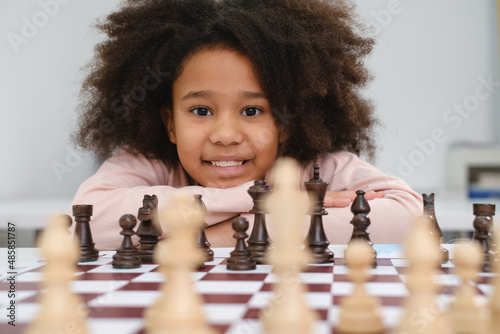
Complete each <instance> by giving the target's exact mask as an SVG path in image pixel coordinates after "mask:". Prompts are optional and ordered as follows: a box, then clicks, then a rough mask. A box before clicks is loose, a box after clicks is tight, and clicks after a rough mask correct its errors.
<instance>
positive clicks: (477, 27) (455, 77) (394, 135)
mask: <svg viewBox="0 0 500 334" xmlns="http://www.w3.org/2000/svg"><path fill="white" fill-rule="evenodd" d="M357 2H358V3H359V10H360V12H361V13H362V15H363V17H364V18H366V19H367V20H368V21H369V22H372V25H373V26H374V28H375V31H377V32H378V33H379V34H378V35H379V37H378V44H377V47H376V49H375V51H374V52H373V54H372V56H371V57H370V59H369V67H370V68H371V69H372V71H373V73H374V75H375V80H374V81H373V82H372V83H371V85H370V88H369V90H368V95H369V96H370V97H371V98H372V99H373V101H374V102H375V104H376V106H377V115H378V116H379V118H380V119H381V121H382V123H383V127H381V128H380V129H379V136H378V140H379V145H380V150H379V154H378V158H377V162H376V165H377V166H378V167H379V168H380V169H382V170H383V171H385V172H387V173H390V174H394V175H398V176H400V177H403V178H404V179H405V180H406V181H407V182H408V183H409V184H410V185H411V186H413V187H414V188H416V189H417V190H421V191H426V192H427V191H429V192H430V191H435V190H436V189H440V188H444V187H445V186H446V173H447V172H446V170H447V168H448V167H449V166H447V152H448V150H449V148H450V145H452V144H453V143H457V142H474V143H480V144H483V143H491V142H496V143H499V140H500V117H499V109H500V108H499V107H500V103H499V102H500V101H499V96H500V94H499V89H500V88H499V87H498V81H499V79H498V76H499V70H498V63H499V57H498V39H497V25H496V24H497V18H496V6H495V1H493V0H479V1H477V0H476V1H470V0H438V1H436V0H418V1H416V0H377V1H373V0H371V1H357ZM484 80H486V81H489V80H493V81H494V82H495V83H496V85H497V86H495V87H493V88H491V87H489V89H491V91H488V89H487V88H486V86H485V85H484V84H483V82H484ZM478 86H481V87H479V88H478ZM476 95H477V96H476ZM461 105H462V106H463V107H460V106H461ZM460 108H462V110H463V111H462V113H460V112H459V111H457V110H458V109H460Z"/></svg>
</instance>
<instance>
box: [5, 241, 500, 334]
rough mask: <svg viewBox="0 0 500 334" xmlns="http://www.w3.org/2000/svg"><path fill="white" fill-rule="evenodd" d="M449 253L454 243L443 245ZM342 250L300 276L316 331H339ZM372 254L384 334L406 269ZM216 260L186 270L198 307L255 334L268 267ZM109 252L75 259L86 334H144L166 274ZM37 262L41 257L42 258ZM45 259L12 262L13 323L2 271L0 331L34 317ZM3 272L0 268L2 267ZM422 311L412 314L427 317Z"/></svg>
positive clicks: (482, 290)
mask: <svg viewBox="0 0 500 334" xmlns="http://www.w3.org/2000/svg"><path fill="white" fill-rule="evenodd" d="M444 246H445V248H447V249H449V250H450V255H451V256H453V245H444ZM345 247H346V246H345V245H330V247H329V248H330V250H332V251H333V252H334V253H335V263H334V264H332V263H330V264H314V265H308V266H307V268H306V270H305V271H304V272H303V273H301V274H300V278H301V280H302V282H304V283H305V285H306V287H307V289H308V292H307V293H306V296H305V297H306V301H307V303H308V304H309V305H310V306H311V307H312V308H313V309H314V310H315V311H316V313H317V315H318V316H319V321H317V322H316V323H315V327H316V328H315V329H316V333H337V331H336V324H337V323H338V316H339V303H340V301H341V300H342V298H343V297H344V296H346V295H348V294H350V292H351V290H352V287H353V283H351V282H350V281H349V278H348V276H347V272H348V270H347V267H346V265H345V262H344V259H343V251H344V249H345ZM375 249H376V250H377V252H378V263H377V267H376V268H374V269H371V274H372V277H371V279H370V280H369V282H367V283H366V284H365V287H366V289H367V291H368V293H369V294H370V295H372V296H375V297H377V298H378V299H379V301H380V303H381V305H382V309H381V311H382V315H383V322H384V325H385V327H386V328H387V332H388V331H389V330H390V329H391V328H392V327H394V326H395V325H396V324H397V323H398V321H399V319H400V317H401V316H402V313H403V308H402V304H403V301H404V299H405V297H406V296H407V295H408V289H407V286H406V283H405V282H406V268H407V266H408V263H407V261H406V259H404V257H403V253H402V246H401V245H383V244H379V245H375ZM213 250H214V253H215V258H214V261H211V262H207V263H206V264H205V268H204V269H201V270H198V271H195V272H193V273H192V278H193V281H194V287H195V289H196V291H197V292H198V293H199V294H200V295H201V296H202V299H203V302H204V303H203V309H204V312H205V314H206V318H207V321H208V323H209V324H210V325H211V326H212V327H213V328H214V329H215V330H216V331H218V332H220V333H235V334H236V333H261V328H262V327H261V326H262V325H261V321H260V320H259V317H260V314H261V312H263V310H264V308H265V307H266V305H267V304H268V302H269V300H270V298H271V296H272V294H273V292H272V286H273V284H274V283H275V282H276V277H275V275H274V274H273V266H271V265H257V269H255V270H252V271H229V270H227V268H226V263H227V258H228V257H229V252H230V251H231V249H229V248H213ZM113 254H114V252H100V256H99V259H98V260H97V261H94V262H79V263H78V269H77V273H76V275H75V277H74V280H73V281H72V283H71V289H72V290H73V291H74V292H76V293H78V294H79V295H80V296H82V298H83V300H84V301H85V304H86V307H87V309H88V321H87V324H88V328H89V332H90V333H120V334H139V333H145V331H144V326H145V320H144V317H143V313H144V311H145V310H146V309H147V308H148V307H149V306H150V305H152V303H153V301H154V300H155V299H156V298H157V297H158V296H159V295H160V292H159V287H160V284H161V282H163V281H164V277H163V276H162V275H161V274H160V273H159V272H158V271H157V268H158V265H156V264H143V265H142V266H141V267H140V268H136V269H114V268H113V267H112V265H111V261H112V256H113ZM40 258H41V257H40ZM44 265H45V261H43V260H40V259H33V260H29V261H28V260H26V261H20V262H18V263H17V277H16V326H15V327H12V326H10V325H7V318H6V316H5V309H6V307H7V305H8V303H9V300H8V299H7V291H8V290H9V286H10V285H9V282H8V281H7V276H6V275H5V271H2V272H1V273H0V274H1V276H0V306H1V308H2V310H4V311H3V312H2V313H3V317H4V320H3V321H2V323H1V324H0V333H5V334H7V333H22V332H23V329H26V328H27V326H28V325H29V323H30V322H31V321H32V320H33V319H34V318H35V316H36V314H37V311H38V308H39V304H38V298H39V296H40V287H39V282H40V281H41V280H42V271H43V267H44ZM453 268H454V265H453V259H451V260H450V261H448V262H447V263H444V264H442V267H441V270H440V272H439V275H438V276H437V279H438V283H439V285H440V292H439V294H438V295H437V296H436V299H435V303H436V305H434V306H436V307H438V308H442V309H446V308H447V305H448V304H449V301H450V300H451V299H452V298H453V295H454V293H455V290H456V288H457V286H458V285H459V283H460V282H459V280H458V278H457V276H456V275H455V274H454V271H453ZM2 269H3V268H2ZM479 275H480V278H479V280H478V282H477V284H476V285H477V290H478V293H479V295H480V296H479V297H480V298H484V299H486V298H488V296H489V295H491V293H492V286H491V285H490V280H491V278H492V277H493V276H494V274H492V273H480V274H479ZM426 316H428V315H426V314H425V313H422V314H421V315H417V316H416V319H415V320H416V321H418V320H419V317H420V318H421V319H420V320H422V319H425V317H426Z"/></svg>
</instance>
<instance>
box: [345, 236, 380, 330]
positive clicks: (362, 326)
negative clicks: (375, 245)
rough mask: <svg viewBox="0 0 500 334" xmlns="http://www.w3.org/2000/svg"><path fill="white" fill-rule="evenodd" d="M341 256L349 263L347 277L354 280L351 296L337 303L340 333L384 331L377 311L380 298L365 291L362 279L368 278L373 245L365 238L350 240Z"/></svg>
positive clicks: (378, 310) (364, 280)
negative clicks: (377, 298) (338, 305)
mask: <svg viewBox="0 0 500 334" xmlns="http://www.w3.org/2000/svg"><path fill="white" fill-rule="evenodd" d="M344 258H345V261H346V264H347V266H348V267H349V275H348V276H349V279H350V280H351V281H352V282H353V283H354V289H353V292H352V294H351V295H350V296H346V297H344V298H343V299H342V301H341V303H340V309H341V311H340V315H339V324H338V326H337V328H338V330H339V332H340V333H346V334H347V333H348V334H372V333H373V334H375V333H383V332H384V324H383V322H382V315H381V313H380V305H379V302H378V301H377V300H376V299H375V298H373V297H371V296H369V295H368V293H367V292H366V289H365V287H364V283H365V282H366V281H368V279H369V278H370V272H369V268H371V267H372V262H373V255H372V248H371V247H370V246H369V245H368V243H367V242H365V241H364V240H353V241H351V242H350V243H349V247H348V248H347V249H346V251H345V252H344Z"/></svg>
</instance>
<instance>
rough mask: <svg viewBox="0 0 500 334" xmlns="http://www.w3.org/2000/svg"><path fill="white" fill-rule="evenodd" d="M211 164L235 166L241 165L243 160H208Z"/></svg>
mask: <svg viewBox="0 0 500 334" xmlns="http://www.w3.org/2000/svg"><path fill="white" fill-rule="evenodd" d="M210 162H211V163H212V165H214V166H218V167H235V166H241V165H242V164H243V161H210Z"/></svg>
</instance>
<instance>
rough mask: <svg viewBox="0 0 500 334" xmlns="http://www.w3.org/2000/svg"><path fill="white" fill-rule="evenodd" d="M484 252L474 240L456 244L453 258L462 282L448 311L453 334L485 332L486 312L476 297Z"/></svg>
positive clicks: (486, 325) (487, 322)
mask: <svg viewBox="0 0 500 334" xmlns="http://www.w3.org/2000/svg"><path fill="white" fill-rule="evenodd" d="M483 257H484V253H483V251H482V249H481V246H480V245H479V244H478V243H477V242H476V241H472V242H467V243H464V244H459V245H457V247H456V249H455V252H454V258H455V261H454V263H455V265H456V274H457V275H458V276H459V277H460V280H461V285H460V287H459V288H458V291H457V292H456V297H455V299H454V300H453V301H452V302H451V303H450V307H449V314H450V317H451V319H452V323H453V328H454V330H455V333H470V334H487V333H488V324H489V311H488V309H487V308H486V304H485V303H483V302H481V301H480V300H478V294H477V288H476V286H475V284H474V283H475V282H476V281H477V278H478V276H477V274H478V272H479V270H480V268H481V265H482V263H483Z"/></svg>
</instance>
